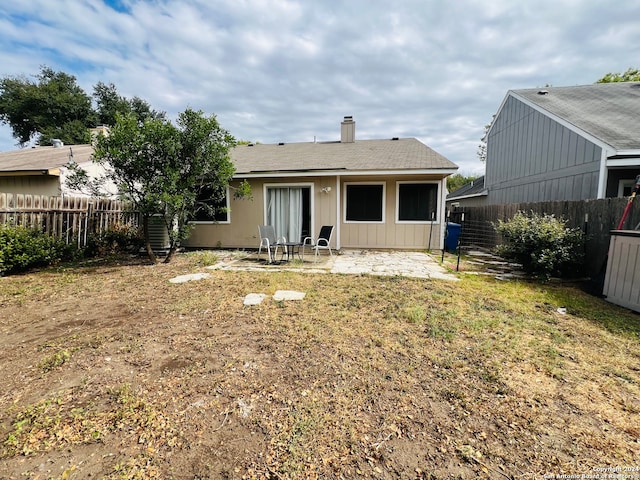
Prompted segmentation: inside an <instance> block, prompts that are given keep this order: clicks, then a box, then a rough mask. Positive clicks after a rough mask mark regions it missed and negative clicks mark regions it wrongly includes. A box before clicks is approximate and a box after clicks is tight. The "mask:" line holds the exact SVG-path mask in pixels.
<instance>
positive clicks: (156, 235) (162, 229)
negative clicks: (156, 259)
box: [149, 215, 171, 253]
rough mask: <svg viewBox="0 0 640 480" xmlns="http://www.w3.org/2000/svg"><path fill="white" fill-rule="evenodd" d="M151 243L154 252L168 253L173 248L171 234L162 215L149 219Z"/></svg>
mask: <svg viewBox="0 0 640 480" xmlns="http://www.w3.org/2000/svg"><path fill="white" fill-rule="evenodd" d="M149 243H150V244H151V250H153V251H154V252H156V253H158V252H160V253H161V252H168V251H169V248H170V247H171V240H170V239H169V233H168V232H167V227H166V225H165V223H164V218H163V216H162V215H152V216H151V217H149Z"/></svg>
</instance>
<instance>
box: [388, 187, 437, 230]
mask: <svg viewBox="0 0 640 480" xmlns="http://www.w3.org/2000/svg"><path fill="white" fill-rule="evenodd" d="M396 186H397V189H396V220H397V221H398V222H409V223H412V222H419V223H422V222H430V221H432V220H435V219H436V218H438V184H437V183H429V182H398V183H397V184H396Z"/></svg>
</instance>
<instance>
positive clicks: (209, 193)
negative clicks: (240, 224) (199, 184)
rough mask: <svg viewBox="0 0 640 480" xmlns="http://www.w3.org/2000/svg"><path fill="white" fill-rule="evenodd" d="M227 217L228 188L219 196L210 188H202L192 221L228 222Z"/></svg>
mask: <svg viewBox="0 0 640 480" xmlns="http://www.w3.org/2000/svg"><path fill="white" fill-rule="evenodd" d="M216 197H217V198H216ZM229 217H230V216H229V189H226V190H225V191H224V195H223V196H222V198H220V196H219V194H218V195H215V194H214V190H213V189H212V188H210V187H204V188H202V189H201V190H200V194H199V195H198V200H197V204H196V212H195V216H194V218H193V220H192V222H194V223H205V222H207V223H230V220H229Z"/></svg>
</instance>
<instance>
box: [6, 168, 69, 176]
mask: <svg viewBox="0 0 640 480" xmlns="http://www.w3.org/2000/svg"><path fill="white" fill-rule="evenodd" d="M44 176H49V177H59V176H60V169H59V168H49V169H47V168H42V169H37V170H5V171H0V177H44Z"/></svg>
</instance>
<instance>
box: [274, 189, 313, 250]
mask: <svg viewBox="0 0 640 480" xmlns="http://www.w3.org/2000/svg"><path fill="white" fill-rule="evenodd" d="M310 200H311V187H308V186H267V190H266V202H267V209H266V215H267V219H266V220H267V225H273V227H274V229H275V231H276V236H277V237H278V238H281V237H285V238H286V239H287V241H289V242H301V241H302V239H303V238H304V237H306V236H309V235H310V225H311V205H310V203H311V202H310Z"/></svg>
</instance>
